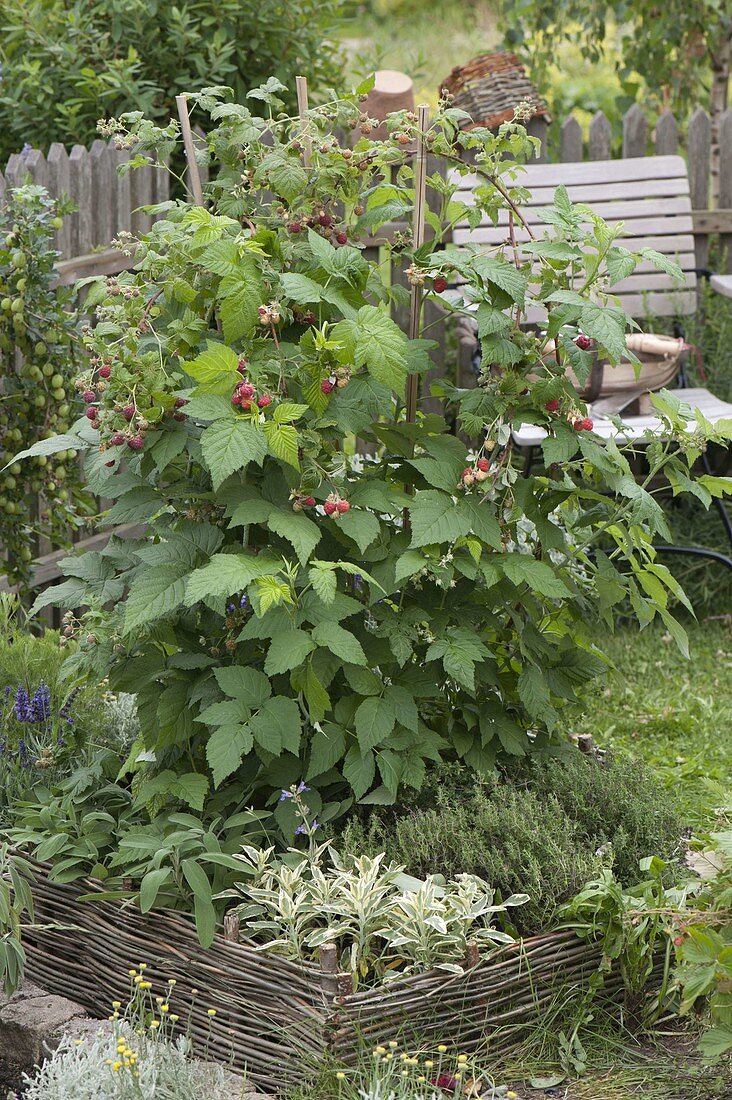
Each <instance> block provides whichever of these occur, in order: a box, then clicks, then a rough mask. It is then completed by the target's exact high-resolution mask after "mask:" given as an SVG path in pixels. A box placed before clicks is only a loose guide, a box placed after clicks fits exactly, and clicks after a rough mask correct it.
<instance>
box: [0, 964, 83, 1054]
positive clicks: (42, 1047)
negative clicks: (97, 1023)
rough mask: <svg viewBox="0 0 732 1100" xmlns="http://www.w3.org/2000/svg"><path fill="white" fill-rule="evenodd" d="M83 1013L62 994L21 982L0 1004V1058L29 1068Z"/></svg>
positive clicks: (51, 1047) (55, 1043)
mask: <svg viewBox="0 0 732 1100" xmlns="http://www.w3.org/2000/svg"><path fill="white" fill-rule="evenodd" d="M85 1015H86V1012H85V1010H84V1009H83V1008H82V1007H81V1005H78V1004H76V1003H75V1002H74V1001H69V1000H67V998H66V997H57V996H55V995H54V994H50V993H44V992H43V990H41V989H38V988H37V987H34V986H32V985H30V984H29V983H27V984H25V985H24V986H23V987H22V988H21V989H20V990H18V991H17V992H16V993H14V994H13V996H12V997H10V998H8V999H7V1000H6V1001H5V1002H4V1003H3V1004H2V1007H0V1059H4V1060H5V1061H8V1062H13V1063H15V1064H17V1065H21V1066H23V1068H26V1067H27V1068H28V1069H32V1067H33V1066H35V1065H37V1063H38V1062H40V1061H41V1059H42V1058H43V1057H44V1053H45V1052H46V1050H47V1049H50V1050H54V1049H55V1048H56V1047H57V1046H58V1044H59V1041H60V1039H61V1036H62V1035H63V1034H64V1032H65V1030H66V1028H67V1027H68V1025H69V1024H70V1023H71V1021H72V1020H75V1019H77V1018H79V1017H82V1016H85Z"/></svg>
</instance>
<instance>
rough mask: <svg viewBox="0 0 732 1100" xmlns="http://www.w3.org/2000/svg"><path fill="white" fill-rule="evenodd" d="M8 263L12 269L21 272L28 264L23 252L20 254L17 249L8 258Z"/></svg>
mask: <svg viewBox="0 0 732 1100" xmlns="http://www.w3.org/2000/svg"><path fill="white" fill-rule="evenodd" d="M10 261H11V263H12V265H13V267H15V268H17V269H18V270H19V271H22V270H23V268H24V267H25V266H26V264H27V263H28V258H27V256H26V254H25V252H21V251H20V249H17V250H16V251H15V252H14V253H13V255H12V256H11V257H10Z"/></svg>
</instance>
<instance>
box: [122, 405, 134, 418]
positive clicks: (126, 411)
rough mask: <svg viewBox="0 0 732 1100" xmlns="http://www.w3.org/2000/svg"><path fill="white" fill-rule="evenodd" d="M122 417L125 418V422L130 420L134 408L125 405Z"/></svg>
mask: <svg viewBox="0 0 732 1100" xmlns="http://www.w3.org/2000/svg"><path fill="white" fill-rule="evenodd" d="M122 415H123V417H124V418H125V420H132V417H133V416H134V415H135V406H134V405H125V407H124V408H123V410H122Z"/></svg>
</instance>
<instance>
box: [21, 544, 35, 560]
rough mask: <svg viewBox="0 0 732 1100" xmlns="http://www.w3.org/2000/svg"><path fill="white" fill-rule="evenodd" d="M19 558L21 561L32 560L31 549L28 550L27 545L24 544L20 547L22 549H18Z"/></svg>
mask: <svg viewBox="0 0 732 1100" xmlns="http://www.w3.org/2000/svg"><path fill="white" fill-rule="evenodd" d="M20 560H21V561H32V560H33V554H32V552H31V551H30V550H29V549H28V547H27V546H24V547H23V548H22V550H21V551H20Z"/></svg>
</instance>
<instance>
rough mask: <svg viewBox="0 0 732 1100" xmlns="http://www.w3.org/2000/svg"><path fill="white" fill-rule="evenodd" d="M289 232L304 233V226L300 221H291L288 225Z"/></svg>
mask: <svg viewBox="0 0 732 1100" xmlns="http://www.w3.org/2000/svg"><path fill="white" fill-rule="evenodd" d="M287 232H288V233H302V226H301V225H300V222H290V224H289V225H288V227H287Z"/></svg>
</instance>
